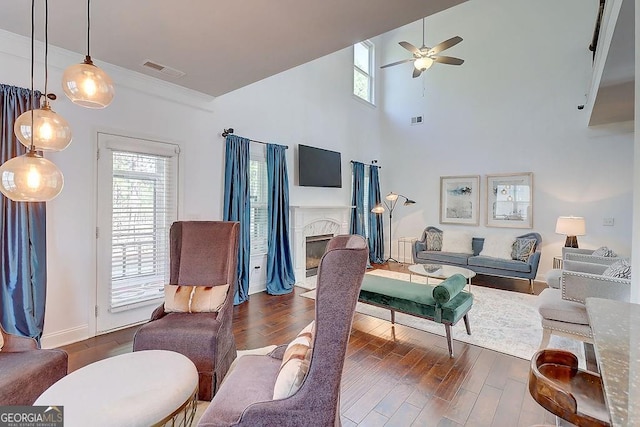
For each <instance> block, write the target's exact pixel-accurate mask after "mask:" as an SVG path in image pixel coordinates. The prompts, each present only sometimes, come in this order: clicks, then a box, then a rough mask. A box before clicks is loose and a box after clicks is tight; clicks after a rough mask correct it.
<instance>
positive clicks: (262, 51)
mask: <svg viewBox="0 0 640 427" xmlns="http://www.w3.org/2000/svg"><path fill="white" fill-rule="evenodd" d="M464 1H465V0H429V1H426V0H393V1H389V0H348V1H345V0H321V1H318V0H215V1H207V0H187V1H175V0H134V1H132V0H108V1H107V0H104V1H95V0H94V1H93V2H92V3H91V52H90V53H91V56H92V57H93V58H94V60H98V61H105V62H109V63H111V64H115V65H118V66H120V67H123V68H127V69H130V70H134V71H138V72H141V73H144V74H148V75H151V76H153V77H157V78H160V79H163V80H166V81H169V82H172V83H175V84H177V85H180V86H184V87H187V88H190V89H193V90H196V91H199V92H202V93H206V94H209V95H212V96H219V95H222V94H224V93H227V92H230V91H232V90H235V89H238V88H240V87H243V86H246V85H248V84H251V83H253V82H256V81H259V80H262V79H264V78H266V77H269V76H272V75H274V74H277V73H279V72H282V71H284V70H287V69H289V68H292V67H295V66H297V65H300V64H304V63H306V62H309V61H311V60H313V59H316V58H319V57H321V56H324V55H327V54H329V53H332V52H335V51H337V50H340V49H343V48H345V47H347V46H350V45H352V44H354V43H356V42H358V41H362V40H365V39H367V38H371V37H374V36H377V35H380V34H382V33H385V32H387V31H390V30H392V29H394V28H397V27H400V26H402V25H406V24H408V23H410V22H413V21H417V20H418V19H420V18H422V17H424V16H428V15H432V14H434V13H437V12H439V11H441V10H445V9H448V8H450V7H452V6H455V5H457V4H460V3H462V2H464ZM0 10H2V13H1V14H0V28H1V29H4V30H7V31H10V32H13V33H17V34H21V35H24V36H30V31H31V27H30V25H31V24H30V20H31V2H30V1H27V0H0ZM86 11H87V2H86V1H83V0H52V1H51V2H49V43H50V44H51V45H54V46H58V47H62V48H65V49H68V50H71V51H74V52H79V53H81V54H85V53H86V25H87V23H86V13H87V12H86ZM43 16H44V1H43V0H38V1H36V38H37V39H39V40H43V30H42V27H43V25H42V22H43ZM81 58H82V57H81ZM81 58H80V59H81ZM80 59H79V61H78V62H80ZM148 60H150V61H152V62H154V63H157V64H160V65H163V66H166V67H169V68H172V69H175V70H179V71H182V72H184V73H185V75H184V76H182V77H171V76H167V75H165V74H162V73H159V72H157V71H155V70H152V69H149V68H146V67H143V66H142V64H143V63H144V62H145V61H148Z"/></svg>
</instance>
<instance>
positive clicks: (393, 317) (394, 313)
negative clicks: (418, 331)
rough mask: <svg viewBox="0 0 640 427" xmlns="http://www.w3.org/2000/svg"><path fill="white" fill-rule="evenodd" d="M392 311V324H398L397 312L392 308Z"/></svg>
mask: <svg viewBox="0 0 640 427" xmlns="http://www.w3.org/2000/svg"><path fill="white" fill-rule="evenodd" d="M390 311H391V324H392V325H395V324H396V312H395V311H393V310H390Z"/></svg>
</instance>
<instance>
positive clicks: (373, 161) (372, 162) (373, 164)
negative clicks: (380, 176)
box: [351, 160, 382, 169]
mask: <svg viewBox="0 0 640 427" xmlns="http://www.w3.org/2000/svg"><path fill="white" fill-rule="evenodd" d="M351 163H362V162H358V161H357V160H351ZM376 163H378V161H377V160H371V164H370V165H369V164H367V163H364V165H365V166H375V167H377V168H378V169H382V166H378V165H377V164H376Z"/></svg>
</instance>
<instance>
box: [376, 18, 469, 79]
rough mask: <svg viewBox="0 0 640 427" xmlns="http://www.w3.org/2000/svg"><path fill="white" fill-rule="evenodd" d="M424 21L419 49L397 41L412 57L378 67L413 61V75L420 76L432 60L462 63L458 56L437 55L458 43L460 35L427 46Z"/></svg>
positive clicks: (448, 63) (441, 62)
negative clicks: (432, 45)
mask: <svg viewBox="0 0 640 427" xmlns="http://www.w3.org/2000/svg"><path fill="white" fill-rule="evenodd" d="M424 23H425V21H424V18H422V47H420V49H418V48H417V47H415V46H414V45H412V44H411V43H409V42H405V41H402V42H399V43H398V44H399V45H400V46H402V47H403V48H405V49H407V50H408V51H409V52H411V53H412V54H413V58H409V59H403V60H402V61H397V62H392V63H391V64H387V65H383V66H382V67H380V68H387V67H393V66H394V65H399V64H404V63H405V62H413V65H414V68H413V77H414V78H416V77H418V76H420V74H422V72H423V71H425V70H427V69H428V68H429V67H431V66H432V65H433V63H434V62H439V63H440V64H447V65H462V64H463V63H464V60H463V59H460V58H454V57H452V56H440V55H438V54H439V53H440V52H442V51H443V50H445V49H449V48H450V47H453V46H455V45H457V44H458V43H460V42H461V41H462V37H460V36H455V37H451V38H450V39H448V40H445V41H443V42H441V43H438V44H437V45H435V46H434V47H427V46H425V44H424Z"/></svg>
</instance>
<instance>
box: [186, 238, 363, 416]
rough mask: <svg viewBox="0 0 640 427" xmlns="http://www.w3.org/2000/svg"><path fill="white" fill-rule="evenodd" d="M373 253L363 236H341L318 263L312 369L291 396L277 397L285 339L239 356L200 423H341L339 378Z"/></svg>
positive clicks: (330, 244)
mask: <svg viewBox="0 0 640 427" xmlns="http://www.w3.org/2000/svg"><path fill="white" fill-rule="evenodd" d="M368 256H369V253H368V248H367V245H366V242H365V240H364V238H362V237H361V236H355V235H353V236H336V237H334V238H333V239H331V241H330V242H329V244H328V245H327V250H326V252H325V254H324V256H323V257H322V260H321V261H320V266H319V268H318V287H317V289H316V316H315V322H316V331H315V339H314V342H313V352H312V355H311V360H310V365H309V371H308V373H307V375H306V377H305V379H304V381H303V383H302V385H301V386H300V389H299V390H298V391H297V392H296V393H294V394H293V395H292V396H290V397H287V398H285V399H279V400H273V391H274V385H275V382H276V378H277V376H278V371H279V369H280V365H281V362H282V357H283V353H284V350H285V347H286V345H284V346H280V347H277V348H276V349H275V350H274V351H272V352H271V353H269V354H268V355H266V356H259V355H247V356H243V357H241V358H239V359H238V360H237V362H236V363H237V364H236V366H235V368H234V369H233V370H232V371H231V372H229V374H228V375H227V377H226V378H225V380H224V383H223V384H222V386H221V387H220V390H218V394H216V396H215V397H214V398H213V400H212V401H211V404H210V405H209V407H208V408H207V410H206V411H205V412H204V413H203V414H202V417H201V418H200V421H199V423H198V426H199V427H213V426H276V425H277V426H332V425H340V380H341V376H342V368H343V366H344V357H345V352H346V349H347V342H348V341H349V334H350V332H351V323H352V320H353V313H354V311H355V306H356V302H357V299H358V294H359V292H360V285H361V284H362V277H363V276H364V272H365V268H366V265H367V258H368Z"/></svg>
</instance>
